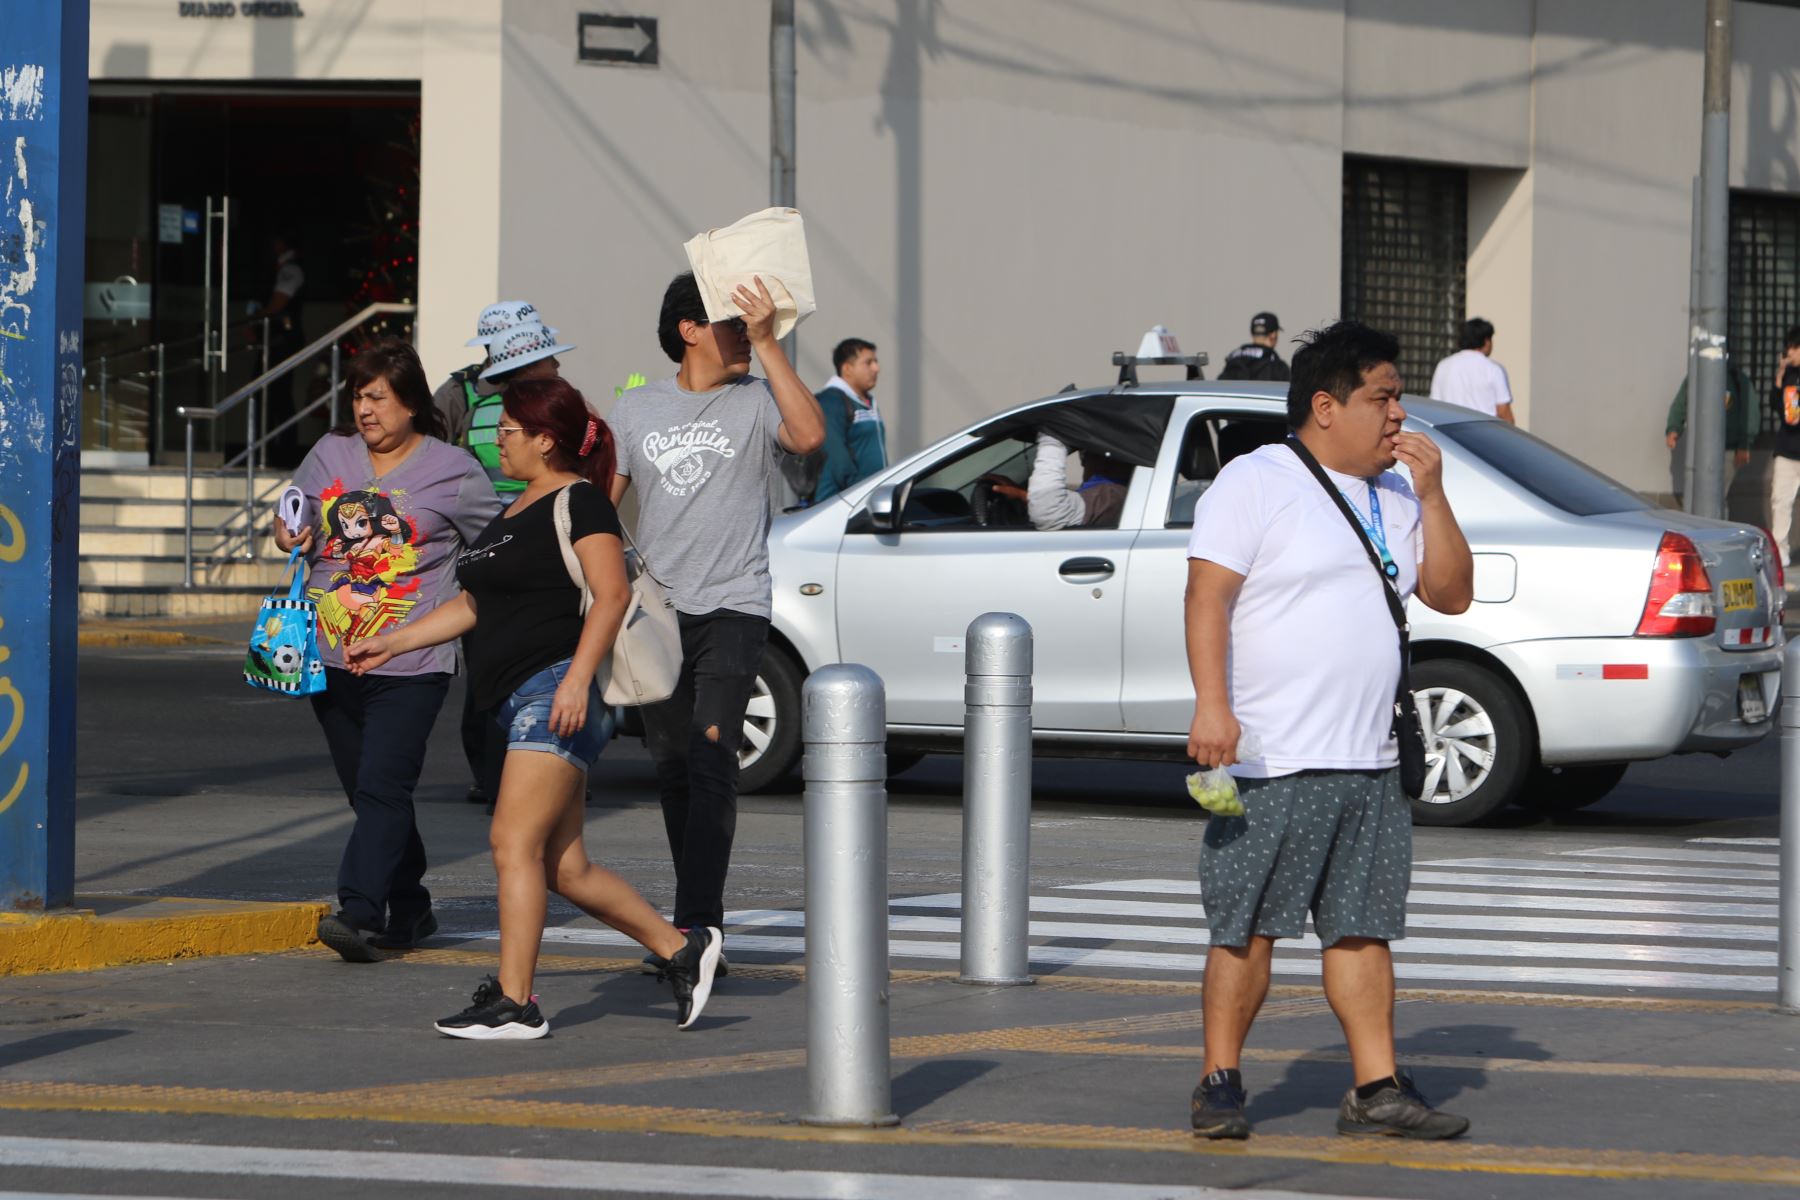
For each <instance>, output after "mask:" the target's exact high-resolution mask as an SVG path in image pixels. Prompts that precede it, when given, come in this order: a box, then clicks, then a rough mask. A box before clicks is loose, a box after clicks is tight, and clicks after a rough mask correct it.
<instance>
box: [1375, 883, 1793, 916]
mask: <svg viewBox="0 0 1800 1200" xmlns="http://www.w3.org/2000/svg"><path fill="white" fill-rule="evenodd" d="M1580 904H1581V907H1582V909H1584V910H1585V911H1587V912H1614V913H1639V914H1647V915H1653V916H1670V917H1750V918H1759V917H1760V918H1767V919H1768V920H1771V921H1773V920H1774V919H1775V918H1776V917H1778V916H1780V915H1781V908H1780V906H1779V905H1775V904H1729V903H1725V902H1723V901H1718V900H1644V899H1640V898H1638V897H1636V896H1583V897H1581V901H1580ZM1433 906H1435V907H1456V908H1531V909H1539V910H1542V909H1555V910H1557V911H1561V910H1563V909H1566V908H1567V907H1568V901H1567V900H1566V899H1565V898H1564V897H1562V896H1557V895H1545V896H1530V895H1526V896H1514V895H1509V894H1507V893H1505V892H1432V891H1425V890H1422V889H1420V888H1414V889H1413V890H1412V891H1410V892H1408V893H1407V894H1406V907H1407V909H1408V910H1411V909H1413V908H1416V907H1433Z"/></svg>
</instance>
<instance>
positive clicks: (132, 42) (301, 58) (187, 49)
mask: <svg viewBox="0 0 1800 1200" xmlns="http://www.w3.org/2000/svg"><path fill="white" fill-rule="evenodd" d="M18 2H19V3H27V4H35V3H55V2H56V0H18ZM89 3H90V5H91V9H90V19H91V22H92V30H93V33H92V37H91V38H90V40H89V43H88V64H89V67H88V70H89V74H90V76H91V77H92V78H94V79H155V80H158V81H174V80H190V81H199V80H223V79H255V80H259V81H265V82H276V81H281V80H352V79H417V78H418V77H419V70H420V55H421V53H422V49H423V43H422V40H421V35H422V33H423V30H424V28H425V24H426V21H425V14H426V8H427V6H426V0H303V3H301V4H300V6H299V7H300V11H301V12H303V13H304V14H305V15H304V16H303V17H298V18H294V17H245V16H241V15H239V16H230V17H184V16H182V15H181V7H182V6H181V4H180V3H179V0H89ZM208 7H212V6H210V5H209V6H208ZM450 7H452V5H451V4H440V3H439V0H431V3H430V11H431V14H432V21H433V23H436V22H438V21H440V20H442V19H443V18H441V17H440V16H439V15H438V10H439V9H440V8H444V9H448V8H450Z"/></svg>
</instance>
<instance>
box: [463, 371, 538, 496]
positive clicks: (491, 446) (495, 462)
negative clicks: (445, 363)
mask: <svg viewBox="0 0 1800 1200" xmlns="http://www.w3.org/2000/svg"><path fill="white" fill-rule="evenodd" d="M463 396H464V398H466V399H467V400H468V402H469V432H468V433H466V434H464V435H463V445H464V446H466V447H468V450H469V453H471V454H473V455H474V456H475V459H476V461H477V462H479V463H480V464H481V469H482V470H484V471H486V472H487V477H488V482H489V483H492V484H493V485H494V490H495V491H496V492H499V493H501V494H502V495H509V494H512V493H516V492H522V491H524V490H525V481H524V480H522V479H509V478H508V477H507V474H506V472H505V471H502V470H501V469H500V441H499V434H498V433H496V432H495V430H497V429H498V428H499V427H500V413H501V410H502V409H503V408H504V407H505V398H504V397H503V396H502V395H501V394H500V393H498V392H496V393H494V394H493V395H492V396H482V395H478V394H477V393H476V391H475V381H474V379H472V378H467V377H465V378H464V379H463Z"/></svg>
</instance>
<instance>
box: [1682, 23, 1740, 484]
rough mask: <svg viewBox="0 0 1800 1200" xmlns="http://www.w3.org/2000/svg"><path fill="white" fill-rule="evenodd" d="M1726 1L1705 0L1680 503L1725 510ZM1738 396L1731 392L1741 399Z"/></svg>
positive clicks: (1728, 100)
mask: <svg viewBox="0 0 1800 1200" xmlns="http://www.w3.org/2000/svg"><path fill="white" fill-rule="evenodd" d="M1730 170H1731V0H1706V90H1705V101H1704V105H1703V108H1702V116H1701V125H1700V239H1699V242H1698V244H1697V245H1695V247H1694V257H1695V260H1696V263H1697V266H1696V270H1697V272H1698V274H1699V277H1700V289H1699V303H1698V304H1696V305H1695V306H1694V308H1693V310H1692V312H1691V313H1690V314H1689V319H1688V353H1689V355H1690V356H1691V358H1692V360H1693V363H1694V369H1693V376H1694V383H1695V386H1694V387H1693V388H1690V389H1689V390H1688V439H1689V444H1690V445H1691V446H1692V447H1693V455H1694V457H1693V462H1694V471H1693V480H1692V484H1691V489H1690V491H1689V501H1688V509H1689V511H1690V512H1693V513H1694V514H1696V515H1697V516H1702V517H1723V516H1724V515H1725V388H1726V371H1725V302H1726V284H1727V275H1726V253H1727V251H1726V237H1727V231H1728V225H1729V221H1730V208H1731V177H1730ZM1746 399H1747V398H1746V397H1743V396H1739V397H1737V398H1736V401H1737V403H1739V404H1742V403H1744V402H1745V401H1746Z"/></svg>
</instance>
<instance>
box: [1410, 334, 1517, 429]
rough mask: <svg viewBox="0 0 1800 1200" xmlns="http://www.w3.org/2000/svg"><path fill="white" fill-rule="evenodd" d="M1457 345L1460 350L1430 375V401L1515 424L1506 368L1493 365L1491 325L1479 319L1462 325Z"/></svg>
mask: <svg viewBox="0 0 1800 1200" xmlns="http://www.w3.org/2000/svg"><path fill="white" fill-rule="evenodd" d="M1461 344H1462V349H1461V350H1458V351H1457V352H1456V353H1455V354H1452V355H1451V356H1450V357H1449V358H1446V359H1444V360H1443V361H1442V362H1440V363H1438V365H1437V370H1435V371H1433V372H1432V373H1431V398H1432V399H1433V400H1443V401H1446V402H1447V403H1450V404H1460V405H1462V406H1463V407H1464V408H1472V409H1474V410H1475V411H1476V412H1481V413H1486V414H1487V415H1488V416H1490V417H1499V418H1500V419H1501V420H1502V421H1505V422H1506V423H1507V424H1509V425H1513V424H1517V422H1516V421H1514V420H1513V410H1512V387H1511V385H1509V384H1508V383H1507V380H1506V368H1505V367H1503V366H1501V365H1500V364H1499V363H1497V362H1495V361H1494V324H1493V322H1492V321H1484V320H1482V319H1481V318H1480V317H1471V318H1470V319H1469V320H1467V321H1464V322H1463V327H1462V340H1461Z"/></svg>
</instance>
